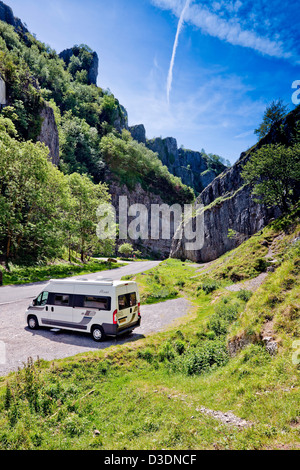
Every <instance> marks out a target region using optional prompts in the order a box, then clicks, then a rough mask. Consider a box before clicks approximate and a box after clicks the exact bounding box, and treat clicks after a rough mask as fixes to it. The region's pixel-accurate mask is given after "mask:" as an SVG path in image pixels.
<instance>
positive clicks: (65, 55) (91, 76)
mask: <svg viewBox="0 0 300 470" xmlns="http://www.w3.org/2000/svg"><path fill="white" fill-rule="evenodd" d="M80 49H81V48H80V47H77V46H74V47H72V48H71V49H65V50H64V51H62V52H61V53H60V54H59V57H60V58H61V59H63V61H64V62H65V63H66V65H67V66H68V65H69V63H70V60H71V57H72V56H74V55H75V56H76V57H77V56H78V55H79V54H80ZM90 54H91V60H90V61H89V65H88V67H87V68H86V70H87V72H88V84H89V85H97V78H98V70H99V57H98V54H97V52H91V53H90Z"/></svg>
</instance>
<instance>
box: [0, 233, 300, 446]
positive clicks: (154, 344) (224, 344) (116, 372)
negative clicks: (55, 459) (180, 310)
mask: <svg viewBox="0 0 300 470" xmlns="http://www.w3.org/2000/svg"><path fill="white" fill-rule="evenodd" d="M297 227H298V226H297V225H295V224H293V228H292V229H291V227H290V226H289V228H287V227H286V228H285V229H284V231H283V232H282V230H283V229H282V227H279V228H278V229H277V231H276V228H274V227H273V228H269V229H266V231H264V232H263V233H262V234H259V235H258V236H257V237H254V240H252V241H248V242H246V244H245V246H244V249H245V251H247V252H248V254H249V252H250V251H251V250H253V247H254V246H258V245H256V242H257V240H263V239H264V237H265V236H266V234H267V236H269V233H270V232H269V231H268V230H272V234H273V235H272V236H273V238H272V240H273V242H274V243H273V245H272V246H273V247H274V248H277V249H278V251H277V254H278V255H279V256H278V268H277V269H276V271H275V272H271V273H269V274H268V276H267V278H266V280H265V282H264V284H262V286H261V287H260V288H259V289H258V290H257V291H256V292H254V293H252V294H251V293H249V291H246V290H242V291H241V292H231V291H228V290H227V289H226V287H227V286H228V285H230V284H232V282H233V281H232V279H231V276H230V271H228V273H227V275H224V274H225V271H224V267H226V266H227V264H226V263H227V262H228V261H229V259H228V258H223V259H222V260H217V261H216V262H214V263H212V264H210V266H209V269H210V271H209V272H206V274H205V272H203V271H201V272H197V271H198V269H199V268H198V267H197V266H196V265H193V264H192V263H190V262H185V263H182V262H181V261H179V260H167V261H165V262H163V263H162V264H161V265H160V266H159V267H158V268H156V269H153V270H151V271H150V272H148V273H144V275H141V274H139V275H138V276H136V280H137V282H138V283H139V284H140V288H141V292H142V298H143V301H144V302H152V301H156V300H158V299H157V298H155V296H154V295H153V294H155V293H157V289H158V292H159V289H160V288H161V287H166V288H167V289H169V291H170V292H172V290H176V296H185V297H186V298H188V299H189V300H191V301H192V302H193V304H194V308H193V310H192V311H191V313H190V315H188V316H186V317H183V318H181V319H180V320H179V321H178V322H177V324H176V326H175V327H172V328H170V329H168V330H166V331H163V332H160V333H156V334H153V335H149V336H147V337H146V338H143V339H139V340H137V341H129V342H128V343H126V344H123V345H118V344H117V345H115V346H113V347H110V348H107V349H105V350H99V351H96V352H89V353H84V354H81V355H78V356H76V357H73V358H67V359H62V360H55V361H52V362H45V361H37V362H36V363H35V364H33V363H32V361H29V362H28V364H27V365H26V367H24V369H23V370H20V371H19V372H18V373H12V374H10V375H9V376H8V377H6V378H3V379H2V380H0V448H2V449H59V450H64V449H66V450H67V449H72V450H76V449H77V450H81V449H94V450H95V449H99V450H101V449H103V450H107V449H109V450H124V449H128V450H129V449H136V450H139V449H145V450H161V449H166V450H173V449H175V450H187V449H191V450H196V449H235V450H252V449H281V448H285V449H297V448H299V445H300V408H299V403H300V387H299V386H300V381H299V373H300V366H299V364H297V363H296V362H297V361H295V360H293V358H294V357H295V351H296V350H295V347H294V346H295V343H294V342H295V341H296V340H299V336H300V315H299V284H300V282H299V242H298V243H293V244H292V243H291V241H292V240H293V239H294V238H295V237H296V236H297V235H298V228H297ZM260 237H261V238H260ZM259 246H260V244H259ZM259 246H258V249H257V251H256V252H254V253H253V258H254V260H251V263H252V261H253V262H255V260H257V259H259V258H260V257H261V256H262V252H261V249H260V248H259ZM262 246H263V245H262ZM242 253H243V251H242V250H241V248H238V249H236V250H234V251H233V252H231V253H230V254H227V257H229V258H230V263H232V264H233V265H234V266H238V260H240V268H241V270H242V271H243V272H244V273H246V269H247V266H246V263H247V261H246V257H245V258H243V257H241V254H242ZM221 272H222V273H223V275H222V276H220V273H221ZM247 275H249V277H250V278H251V276H253V275H254V273H253V272H252V271H249V273H248V274H247ZM172 295H175V293H174V294H172ZM162 299H163V297H162V298H161V299H160V300H162ZM266 322H272V328H273V331H272V334H273V335H274V337H275V339H276V340H277V341H278V344H279V349H278V353H277V354H276V355H270V354H269V353H268V352H267V350H266V348H265V345H264V343H263V341H262V339H261V334H262V331H263V328H264V325H265V324H266ZM241 337H247V338H248V339H249V342H248V344H247V345H246V347H245V348H244V349H242V350H237V351H236V354H235V355H234V356H231V355H230V353H229V349H228V345H229V344H230V342H231V341H233V340H235V339H236V338H241ZM201 407H206V408H209V409H211V410H216V411H222V412H227V411H229V410H231V411H232V412H233V413H234V414H235V415H237V416H238V417H240V418H243V419H245V420H247V421H248V422H249V423H252V426H250V427H249V428H244V429H239V428H237V427H234V426H228V425H226V424H224V423H222V422H220V421H218V420H216V419H215V418H213V417H212V416H208V415H206V414H203V413H201V411H200V410H201ZM95 430H97V433H96V434H95Z"/></svg>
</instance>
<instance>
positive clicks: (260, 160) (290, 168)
mask: <svg viewBox="0 0 300 470" xmlns="http://www.w3.org/2000/svg"><path fill="white" fill-rule="evenodd" d="M241 174H242V177H243V178H244V180H245V181H246V183H249V184H250V185H251V186H252V187H253V191H252V194H253V195H254V196H257V198H256V199H255V200H256V201H257V202H260V203H264V204H266V205H267V206H268V207H272V206H276V205H277V206H278V207H280V209H281V210H282V211H283V212H287V211H288V209H289V207H290V206H291V205H292V204H294V203H295V202H297V199H298V197H299V181H300V145H299V144H298V145H295V146H293V147H285V146H284V145H279V144H277V145H274V144H271V145H265V146H263V147H261V148H260V149H259V150H257V151H256V152H255V153H253V155H251V157H250V159H249V161H248V162H247V163H246V165H245V166H244V169H243V171H242V173H241Z"/></svg>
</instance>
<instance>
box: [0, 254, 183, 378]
mask: <svg viewBox="0 0 300 470" xmlns="http://www.w3.org/2000/svg"><path fill="white" fill-rule="evenodd" d="M158 264H159V262H158V261H142V262H134V263H130V264H128V265H127V266H124V267H122V268H118V269H114V270H111V271H105V272H104V271H102V272H100V273H94V274H89V275H85V276H84V278H89V279H96V278H97V277H100V276H101V277H109V278H112V279H115V280H117V279H120V278H121V277H122V276H125V275H129V274H137V273H140V272H144V271H147V270H149V269H152V268H153V267H155V266H157V265H158ZM76 277H77V278H78V277H82V276H76ZM76 277H75V278H76ZM46 284H47V282H43V283H38V284H30V285H24V286H5V287H1V288H0V376H5V375H7V374H8V373H9V372H11V371H15V370H17V369H18V368H19V367H21V368H22V367H23V364H24V363H26V361H27V359H28V358H29V357H32V359H33V360H36V359H37V358H40V359H45V360H48V361H51V360H54V359H61V358H65V357H70V356H74V355H76V354H79V353H84V352H87V351H96V350H99V349H104V348H107V347H109V346H111V345H115V344H122V343H125V342H128V341H134V340H137V339H140V338H143V337H144V336H146V335H147V334H150V333H154V332H157V331H161V330H163V329H165V328H166V327H167V326H169V325H170V324H171V323H172V322H173V321H174V320H176V319H177V318H180V317H182V316H184V315H186V314H187V313H188V312H189V310H190V308H191V304H190V302H188V301H187V300H186V299H183V298H180V299H175V300H168V301H166V302H162V303H160V304H154V305H142V306H141V315H142V324H141V326H140V327H139V328H136V329H135V330H134V332H133V333H132V334H131V335H129V336H124V337H119V338H117V339H115V338H108V339H107V340H105V341H104V342H103V343H96V342H94V341H93V340H92V338H91V337H90V336H89V335H87V334H84V333H77V332H71V331H60V332H58V333H54V332H52V331H50V330H48V329H39V330H36V331H31V330H29V329H28V327H27V324H26V319H25V311H26V308H27V306H28V305H29V303H30V302H31V300H32V298H34V297H36V296H37V295H38V294H39V293H40V292H41V291H42V290H43V288H44V286H45V285H46Z"/></svg>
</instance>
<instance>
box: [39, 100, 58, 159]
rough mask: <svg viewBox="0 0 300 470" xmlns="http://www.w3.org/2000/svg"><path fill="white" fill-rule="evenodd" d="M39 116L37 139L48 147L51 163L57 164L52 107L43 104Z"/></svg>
mask: <svg viewBox="0 0 300 470" xmlns="http://www.w3.org/2000/svg"><path fill="white" fill-rule="evenodd" d="M40 116H41V119H42V125H41V132H40V135H39V136H38V138H37V141H38V142H42V143H44V144H45V145H46V146H47V147H48V148H49V159H50V160H51V162H52V163H53V165H56V166H58V164H59V136H58V129H57V125H56V122H55V116H54V112H53V109H52V108H51V107H50V106H48V105H46V104H45V105H44V107H43V108H42V111H41V114H40Z"/></svg>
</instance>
